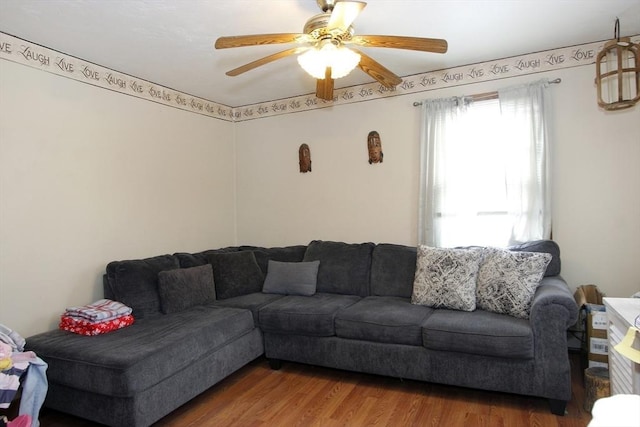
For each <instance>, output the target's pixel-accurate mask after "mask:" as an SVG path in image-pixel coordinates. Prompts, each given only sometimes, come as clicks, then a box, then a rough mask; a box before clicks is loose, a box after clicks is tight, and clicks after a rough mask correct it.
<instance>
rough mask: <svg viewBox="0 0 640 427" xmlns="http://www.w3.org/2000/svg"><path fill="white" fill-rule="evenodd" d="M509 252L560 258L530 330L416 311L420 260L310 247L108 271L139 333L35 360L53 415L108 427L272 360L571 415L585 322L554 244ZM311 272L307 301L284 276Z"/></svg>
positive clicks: (144, 418)
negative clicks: (44, 372) (507, 399)
mask: <svg viewBox="0 0 640 427" xmlns="http://www.w3.org/2000/svg"><path fill="white" fill-rule="evenodd" d="M513 249H514V250H516V251H531V252H547V253H551V254H552V255H553V258H552V261H551V263H550V264H549V266H548V267H547V269H546V273H545V277H544V278H543V279H542V281H541V282H540V285H539V286H538V288H537V290H536V292H535V296H534V298H533V303H532V305H531V311H530V318H529V319H522V318H516V317H512V316H509V315H505V314H496V313H493V312H489V311H483V310H480V309H478V310H475V311H458V310H450V309H441V308H439V309H435V308H431V307H426V306H422V305H416V304H412V303H411V296H412V287H413V282H414V275H415V270H416V256H417V255H416V248H415V247H409V246H402V245H393V244H373V243H360V244H350V243H343V242H327V241H312V242H311V243H309V245H305V246H289V247H284V248H261V247H252V246H240V247H230V248H224V249H217V250H209V251H204V252H199V253H194V254H189V253H176V254H173V255H162V256H156V257H153V258H147V259H143V260H127V261H115V262H112V263H110V264H108V265H107V268H106V274H105V276H104V294H105V298H111V299H115V300H118V301H121V302H123V303H124V304H127V305H129V306H131V307H132V308H133V310H134V311H133V314H134V317H135V318H136V322H135V323H134V324H133V325H132V326H129V327H126V328H124V329H121V330H118V331H115V332H111V333H108V334H104V335H99V336H94V337H86V336H81V335H75V334H72V333H68V332H64V331H60V330H55V331H50V332H46V333H42V334H38V335H35V336H32V337H30V338H28V339H27V348H28V350H33V351H35V352H37V353H38V355H39V356H40V357H41V358H43V359H44V360H45V361H46V362H47V363H48V364H49V370H48V377H49V393H48V396H47V399H46V401H45V406H46V407H49V408H53V409H56V410H59V411H63V412H66V413H70V414H73V415H76V416H79V417H82V418H86V419H89V420H93V421H96V422H99V423H103V424H107V425H111V426H127V427H131V426H147V425H150V424H152V423H153V422H155V421H157V420H158V419H160V418H161V417H163V416H165V415H167V414H169V413H170V412H171V411H173V410H174V409H176V408H178V407H179V406H180V405H182V404H184V403H185V402H187V401H188V400H190V399H192V398H193V397H194V396H196V395H198V394H199V393H201V392H203V391H204V390H206V389H207V388H209V387H211V386H212V385H214V384H216V383H217V382H219V381H220V380H222V379H223V378H225V377H226V376H228V375H229V374H231V373H232V372H234V371H236V370H238V369H239V368H241V367H242V366H244V365H246V364H247V363H249V362H250V361H252V360H254V359H256V358H258V357H260V356H262V355H265V356H266V357H267V358H268V359H269V362H270V364H271V366H272V367H273V368H275V369H277V368H278V367H279V366H280V364H281V363H282V361H294V362H301V363H307V364H314V365H320V366H326V367H330V368H337V369H346V370H352V371H360V372H366V373H372V374H380V375H387V376H393V377H398V378H407V379H414V380H421V381H428V382H434V383H442V384H451V385H456V386H463V387H472V388H477V389H485V390H494V391H501V392H508V393H517V394H523V395H530V396H537V397H542V398H546V399H549V402H550V404H551V411H552V412H553V413H555V414H558V415H563V414H564V410H565V405H566V402H567V401H568V400H570V398H571V376H570V366H569V359H568V354H567V345H566V330H567V328H568V327H569V326H571V325H572V324H574V323H575V321H576V318H577V312H578V309H577V306H576V304H575V301H574V299H573V296H572V294H571V292H570V290H569V288H568V286H567V284H566V283H565V281H564V280H563V279H562V278H561V277H560V276H559V273H560V252H559V249H558V247H557V245H556V244H555V243H554V242H552V241H538V242H531V243H528V244H525V245H522V246H520V247H518V248H513ZM301 266H304V269H303V270H294V273H295V274H294V276H295V277H297V279H296V280H298V281H300V282H305V283H302V284H303V285H305V286H302V287H297V284H298V282H296V281H291V280H289V279H288V276H287V272H288V269H289V268H294V269H299V267H301ZM276 267H278V268H279V270H276ZM270 268H271V269H270ZM276 272H278V274H276ZM265 277H266V278H267V280H266V281H265ZM308 281H312V282H313V283H312V285H313V286H311V287H309V286H306V285H309V283H307V282H308ZM214 284H215V287H214V286H213V285H214ZM263 286H264V289H265V290H266V291H269V292H263ZM211 288H214V289H215V291H214V292H212V291H211Z"/></svg>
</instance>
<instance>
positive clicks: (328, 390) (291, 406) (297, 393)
mask: <svg viewBox="0 0 640 427" xmlns="http://www.w3.org/2000/svg"><path fill="white" fill-rule="evenodd" d="M570 359H571V365H572V385H573V396H572V399H571V402H569V404H568V406H567V414H566V415H565V416H564V417H558V416H555V415H553V414H551V412H550V411H549V405H548V402H547V400H546V399H538V398H531V397H525V396H517V395H511V394H506V393H494V392H486V391H480V390H471V389H466V388H461V387H453V386H445V385H439V384H429V383H424V382H419V381H408V380H404V381H403V380H399V379H395V378H388V377H381V376H376V375H366V374H358V373H353V372H345V371H339V370H334V369H327V368H320V367H314V366H308V365H302V364H297V363H290V362H285V363H283V365H282V369H280V370H279V371H274V370H271V369H270V368H269V365H268V363H267V361H266V360H265V359H264V358H261V359H258V360H256V361H254V362H252V363H250V364H249V365H247V366H245V367H244V368H243V369H241V370H239V371H238V372H236V373H234V374H233V375H231V376H229V377H228V378H226V379H225V380H223V381H222V382H220V383H218V384H217V385H215V386H213V387H211V388H210V389H209V390H207V391H206V392H204V393H203V394H201V395H200V396H198V397H196V398H195V399H193V400H191V401H190V402H189V403H187V404H186V405H184V406H182V407H181V408H179V409H177V410H175V411H174V412H172V413H171V414H169V415H168V416H166V417H164V418H163V419H161V420H160V421H159V422H157V423H156V424H154V427H209V426H211V427H213V426H217V427H219V426H243V427H244V426H247V427H263V426H287V427H288V426H322V427H335V426H394V427H398V426H447V427H456V426H474V427H476V426H477V427H482V426H491V427H494V426H497V427H503V426H504V427H514V426H536V427H554V426H558V427H585V426H586V425H587V424H588V423H589V421H590V420H591V415H590V414H589V413H588V412H585V411H584V409H583V402H584V395H585V393H584V385H583V374H582V373H583V371H584V365H583V362H582V359H581V356H580V355H578V354H571V355H570ZM40 421H41V426H42V427H95V426H98V424H95V423H91V422H89V421H86V420H82V419H79V418H75V417H71V416H69V415H65V414H61V413H59V412H55V411H51V410H46V409H45V410H44V411H43V413H42V416H41V418H40Z"/></svg>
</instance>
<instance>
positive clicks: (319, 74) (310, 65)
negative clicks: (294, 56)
mask: <svg viewBox="0 0 640 427" xmlns="http://www.w3.org/2000/svg"><path fill="white" fill-rule="evenodd" d="M298 63H299V64H300V66H301V67H302V68H303V69H304V70H305V71H306V72H307V73H309V74H310V75H311V76H313V77H315V78H316V79H324V78H325V70H326V68H327V67H331V78H332V79H339V78H340V77H344V76H346V75H347V74H349V73H350V72H351V71H352V70H353V69H354V68H356V67H357V66H358V64H359V63H360V55H358V54H357V53H355V52H354V51H352V50H351V49H348V48H346V47H343V46H340V47H338V46H335V45H333V44H331V43H327V44H325V45H324V46H322V48H320V49H315V48H314V49H309V50H308V51H306V52H305V53H303V54H302V55H299V56H298Z"/></svg>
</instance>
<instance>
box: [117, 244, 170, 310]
mask: <svg viewBox="0 0 640 427" xmlns="http://www.w3.org/2000/svg"><path fill="white" fill-rule="evenodd" d="M175 268H180V264H179V263H178V259H177V258H176V257H174V256H172V255H160V256H156V257H152V258H146V259H139V260H127V261H113V262H110V263H109V264H107V280H108V282H109V287H110V288H111V291H112V293H113V296H114V297H115V299H116V300H117V301H120V302H121V303H123V304H125V305H128V306H129V307H131V308H132V309H133V317H135V318H136V319H142V318H144V317H152V316H159V315H161V314H162V313H161V311H160V296H159V295H158V273H159V272H161V271H163V270H173V269H175Z"/></svg>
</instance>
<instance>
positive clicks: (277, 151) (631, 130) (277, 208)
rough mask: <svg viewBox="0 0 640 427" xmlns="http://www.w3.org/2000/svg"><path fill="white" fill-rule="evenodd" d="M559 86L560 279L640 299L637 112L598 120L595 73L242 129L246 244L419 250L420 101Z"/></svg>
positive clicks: (399, 100) (240, 178)
mask: <svg viewBox="0 0 640 427" xmlns="http://www.w3.org/2000/svg"><path fill="white" fill-rule="evenodd" d="M556 77H560V78H562V83H561V84H559V85H553V86H552V89H551V90H552V93H553V97H554V106H555V108H554V111H555V112H554V115H553V117H554V131H553V133H554V135H555V143H554V147H553V157H554V161H553V175H554V184H553V195H552V197H553V222H554V238H555V239H556V240H557V241H558V242H559V244H560V247H561V250H562V261H563V275H564V276H565V278H566V279H567V280H568V281H569V283H570V285H572V286H573V287H575V286H578V285H581V284H586V283H596V284H598V285H599V286H600V287H601V289H603V290H604V291H605V292H606V293H608V294H609V295H610V296H629V295H631V294H632V293H634V292H636V291H639V290H640V276H639V275H638V273H637V272H638V269H637V262H638V260H639V259H640V220H639V219H640V167H638V165H639V164H640V126H639V125H638V123H640V106H636V107H635V108H633V109H632V110H627V111H619V112H615V113H605V112H603V111H601V110H599V109H598V108H597V106H596V102H595V86H594V84H593V79H594V69H593V67H591V66H589V67H587V66H583V67H578V68H572V69H564V70H559V71H554V72H552V73H548V74H539V75H534V76H523V77H518V78H512V79H505V80H500V81H493V82H487V83H481V84H475V85H467V86H460V87H457V88H449V89H443V90H439V91H432V92H426V93H423V94H417V95H411V96H402V97H396V98H390V99H386V100H379V101H371V102H363V103H358V104H350V105H344V106H338V107H333V108H327V109H324V110H320V111H316V112H305V113H296V114H289V115H284V116H278V117H273V118H268V119H261V120H254V121H248V122H242V123H239V124H237V136H236V145H237V157H238V161H239V163H238V174H237V182H238V192H237V198H238V240H239V243H254V244H260V245H285V244H295V243H307V242H308V241H309V240H311V239H326V240H331V239H336V240H345V241H352V242H360V241H374V242H391V243H401V244H415V243H416V240H417V224H416V223H417V220H416V218H417V198H418V195H417V191H418V169H419V164H418V158H417V156H418V135H419V128H420V121H419V116H420V109H419V108H416V107H413V105H412V104H413V101H416V100H420V99H421V98H426V97H431V98H435V97H442V96H452V95H464V94H466V95H468V94H473V93H483V92H486V91H490V90H495V89H497V88H498V87H501V86H505V85H511V84H516V83H518V82H526V81H532V80H535V79H538V78H550V79H554V78H556ZM371 130H377V131H378V132H379V133H380V135H381V137H382V145H383V149H384V154H385V158H384V163H382V164H377V165H369V163H368V161H367V160H368V157H367V148H366V137H367V134H368V132H369V131H371ZM302 143H307V144H309V146H310V148H311V156H312V160H313V171H312V172H311V173H307V174H302V173H300V172H299V170H298V164H297V162H298V154H297V152H298V151H297V150H298V147H299V145H300V144H302Z"/></svg>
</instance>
